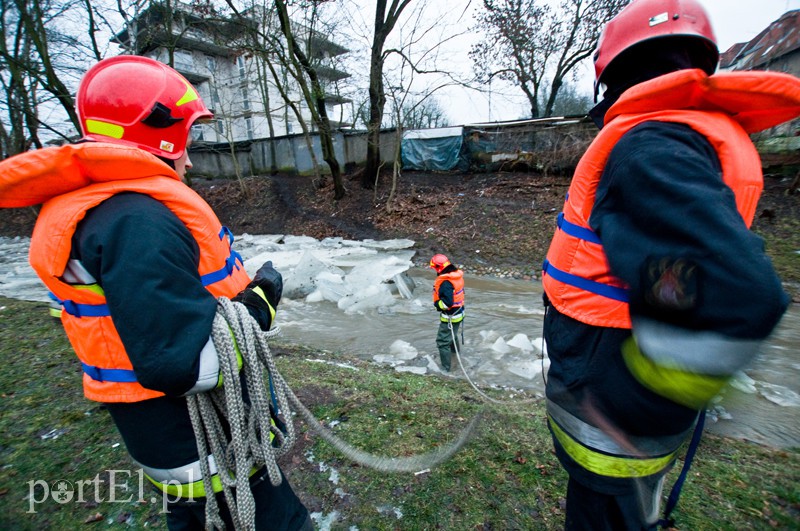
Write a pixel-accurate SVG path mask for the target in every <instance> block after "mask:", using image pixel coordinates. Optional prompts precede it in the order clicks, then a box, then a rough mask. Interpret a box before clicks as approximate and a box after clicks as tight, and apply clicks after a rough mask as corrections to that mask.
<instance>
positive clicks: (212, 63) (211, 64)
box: [206, 55, 217, 74]
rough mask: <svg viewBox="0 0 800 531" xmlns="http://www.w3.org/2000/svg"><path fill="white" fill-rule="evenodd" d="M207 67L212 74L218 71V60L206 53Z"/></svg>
mask: <svg viewBox="0 0 800 531" xmlns="http://www.w3.org/2000/svg"><path fill="white" fill-rule="evenodd" d="M206 68H208V71H209V72H211V73H212V74H213V73H214V72H216V71H217V62H216V61H215V60H214V58H213V57H212V56H210V55H206Z"/></svg>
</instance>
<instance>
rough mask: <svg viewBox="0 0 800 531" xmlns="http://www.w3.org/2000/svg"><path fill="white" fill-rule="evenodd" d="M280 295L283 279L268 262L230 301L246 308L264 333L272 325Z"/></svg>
mask: <svg viewBox="0 0 800 531" xmlns="http://www.w3.org/2000/svg"><path fill="white" fill-rule="evenodd" d="M282 294H283V277H282V276H281V274H280V273H279V272H278V271H277V270H276V269H275V268H274V267H272V262H271V261H269V262H267V263H265V264H264V265H262V266H261V268H260V269H259V270H258V271H257V272H256V276H255V278H253V280H252V282H250V284H248V285H247V287H246V288H245V289H243V290H242V291H241V292H239V294H238V295H236V296H235V297H234V298H233V299H232V300H233V301H235V302H240V303H242V304H244V305H245V306H247V310H248V311H249V312H250V315H251V316H252V317H253V319H255V320H256V322H258V326H259V327H260V328H261V330H264V331H265V332H266V331H267V330H269V327H270V326H271V325H272V319H273V318H274V317H275V310H276V308H277V307H278V303H279V302H280V300H281V295H282Z"/></svg>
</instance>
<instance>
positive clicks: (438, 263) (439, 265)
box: [429, 254, 450, 273]
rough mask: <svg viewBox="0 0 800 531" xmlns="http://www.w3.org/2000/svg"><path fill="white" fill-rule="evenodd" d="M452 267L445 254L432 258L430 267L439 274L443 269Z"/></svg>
mask: <svg viewBox="0 0 800 531" xmlns="http://www.w3.org/2000/svg"><path fill="white" fill-rule="evenodd" d="M449 265H450V260H448V259H447V257H446V256H445V255H443V254H435V255H433V258H431V263H430V264H429V267H430V268H431V269H433V270H435V271H436V272H437V273H441V272H442V269H444V268H445V267H447V266H449Z"/></svg>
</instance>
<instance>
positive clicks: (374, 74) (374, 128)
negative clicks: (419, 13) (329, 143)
mask: <svg viewBox="0 0 800 531" xmlns="http://www.w3.org/2000/svg"><path fill="white" fill-rule="evenodd" d="M409 4H411V0H402V1H401V0H392V1H391V4H390V5H388V6H387V0H377V1H376V3H375V25H374V33H373V36H372V46H371V53H370V61H369V122H368V124H367V162H366V167H365V168H364V174H363V175H362V180H361V185H362V186H363V187H364V188H372V187H373V183H374V181H375V179H376V178H377V176H378V172H379V171H380V167H381V150H380V132H381V123H382V122H383V108H384V106H385V105H386V93H385V92H384V86H383V65H384V61H385V59H386V54H385V52H384V45H385V44H386V39H387V37H388V36H389V33H391V32H392V30H393V29H394V26H395V24H397V21H398V20H399V19H400V15H401V14H402V12H403V10H405V9H406V8H407V7H408V6H409ZM387 7H388V10H387Z"/></svg>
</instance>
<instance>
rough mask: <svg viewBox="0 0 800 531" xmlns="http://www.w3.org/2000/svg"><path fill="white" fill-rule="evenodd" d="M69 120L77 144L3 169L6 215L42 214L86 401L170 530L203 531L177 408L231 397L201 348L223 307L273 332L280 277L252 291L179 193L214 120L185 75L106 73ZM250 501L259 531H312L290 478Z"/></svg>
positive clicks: (211, 224)
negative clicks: (155, 494) (193, 149)
mask: <svg viewBox="0 0 800 531" xmlns="http://www.w3.org/2000/svg"><path fill="white" fill-rule="evenodd" d="M77 108H78V115H79V118H80V122H81V127H82V129H83V133H84V136H83V138H82V140H81V142H79V143H77V144H74V145H68V146H63V147H60V148H48V149H42V150H38V151H33V152H29V153H24V154H22V155H19V156H17V157H13V158H11V159H8V160H6V161H3V162H2V164H0V192H2V193H0V197H2V200H0V206H5V207H15V206H27V205H35V204H39V203H43V206H42V209H41V212H40V214H39V218H38V219H37V223H36V227H35V228H34V232H33V236H32V238H31V244H30V261H31V265H32V266H33V268H34V270H35V271H36V272H37V274H38V275H39V277H40V278H41V279H42V281H43V282H44V283H45V284H46V286H47V287H48V289H49V290H50V291H51V292H52V294H53V296H54V298H55V299H56V300H57V301H58V303H59V304H60V306H61V309H62V311H61V320H62V323H63V324H64V329H65V331H66V333H67V336H68V337H69V340H70V343H71V344H72V346H73V348H74V350H75V352H76V354H77V355H78V358H79V359H80V361H81V366H82V369H83V387H84V394H85V395H86V397H87V398H89V399H91V400H95V401H98V402H103V403H104V404H105V406H106V409H107V410H108V411H109V413H110V414H111V417H112V418H113V420H114V423H115V424H116V426H117V429H118V430H119V432H120V434H121V435H122V439H123V441H124V442H125V445H126V447H127V449H128V452H129V453H130V455H131V457H132V458H133V460H134V461H135V463H136V464H137V466H140V467H141V468H142V469H143V471H144V473H145V474H146V476H147V477H148V479H149V480H150V481H151V482H152V483H153V484H154V485H156V486H157V487H158V488H159V489H161V490H163V491H164V492H165V493H167V494H168V495H169V496H170V499H171V500H174V499H176V498H179V500H178V501H175V502H170V503H169V504H168V505H167V509H168V511H169V512H168V514H167V524H168V526H169V528H170V529H171V530H179V529H180V530H183V529H198V530H199V529H205V528H206V524H207V522H206V521H205V514H204V513H205V500H206V496H207V495H208V494H210V493H206V492H205V489H204V486H203V481H202V474H201V472H200V465H199V459H198V448H197V443H196V439H195V435H194V432H193V429H192V425H191V422H190V419H189V414H188V411H187V404H186V398H185V395H189V394H193V393H198V392H203V391H207V390H210V389H213V388H215V387H218V386H219V385H224V382H222V380H221V377H220V369H219V361H218V356H217V351H216V348H215V346H214V343H213V342H212V340H211V338H210V336H211V333H212V323H213V319H214V316H215V314H216V312H217V297H221V296H225V297H228V298H231V299H233V300H235V301H238V302H241V303H243V304H245V305H246V306H247V308H248V310H249V311H250V314H251V315H252V316H253V317H254V318H255V319H256V320H257V321H258V323H259V325H260V326H261V328H262V329H263V330H267V329H269V327H270V324H271V322H272V320H273V318H274V315H275V308H276V307H277V304H278V302H279V301H280V298H281V292H282V279H281V275H280V273H278V272H277V271H276V270H275V269H274V268H273V267H272V264H271V263H269V262H268V263H266V264H264V265H263V266H262V267H261V268H260V269H259V270H258V273H257V274H256V276H255V278H254V279H253V280H252V281H251V280H250V278H249V277H248V276H247V274H246V273H245V271H244V267H243V264H242V261H241V257H240V256H239V255H238V253H236V252H235V251H234V250H233V249H232V247H231V245H232V243H233V236H232V234H231V233H230V232H229V231H228V229H227V228H225V227H223V226H222V225H221V224H220V222H219V220H218V219H217V217H216V215H215V214H214V212H213V211H212V210H211V208H210V207H209V206H208V204H207V203H206V202H205V201H203V200H202V199H201V198H200V196H198V195H197V194H196V193H195V192H194V191H192V190H191V189H190V188H189V187H188V186H186V185H185V184H184V183H183V182H181V181H182V179H183V177H184V175H185V173H186V170H187V169H189V168H191V161H190V160H189V157H188V154H187V151H186V149H187V148H188V144H189V143H190V142H191V140H190V136H189V134H190V128H191V126H192V125H193V124H195V123H196V122H197V121H198V120H201V119H210V118H211V117H212V114H211V112H210V111H209V110H208V108H206V106H205V104H204V103H203V101H202V100H201V99H200V97H199V95H198V94H197V92H196V90H195V89H194V88H193V87H192V86H191V85H190V84H189V82H188V81H187V80H186V79H184V78H183V76H181V75H180V74H178V72H176V71H175V70H173V69H172V68H170V67H168V66H166V65H164V64H162V63H159V62H157V61H155V60H152V59H148V58H145V57H138V56H120V57H114V58H111V59H106V60H103V61H100V62H99V63H97V64H96V65H95V66H94V67H92V68H91V69H90V70H89V71H88V72H87V73H86V75H85V76H84V78H83V79H82V81H81V85H80V87H79V89H78V94H77ZM212 461H213V458H209V466H210V468H211V472H212V474H214V473H215V470H216V465H215V464H214V463H213V462H212ZM212 484H213V485H214V491H215V492H217V486H218V485H219V481H215V480H214V477H212ZM250 487H251V490H252V492H253V497H254V499H255V513H256V514H255V521H256V528H257V529H270V530H275V529H287V530H294V529H311V528H312V525H311V521H310V518H309V514H308V511H307V510H306V508H305V507H304V506H303V504H302V503H301V502H300V500H299V499H298V498H297V496H296V495H295V493H294V492H293V490H292V488H291V486H290V485H289V484H288V481H287V480H286V479H285V478H284V479H283V481H282V482H281V484H280V485H278V486H277V487H276V486H273V485H272V484H271V482H270V480H269V478H268V477H267V470H266V468H263V467H262V468H260V469H258V470H253V471H252V474H251V476H250ZM217 498H218V499H219V506H220V513H221V516H222V518H223V521H224V522H225V523H226V525H227V527H228V528H232V527H233V521H232V519H231V515H230V512H229V511H228V510H227V507H226V505H225V502H224V499H223V498H221V497H220V496H219V495H218V496H217Z"/></svg>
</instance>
